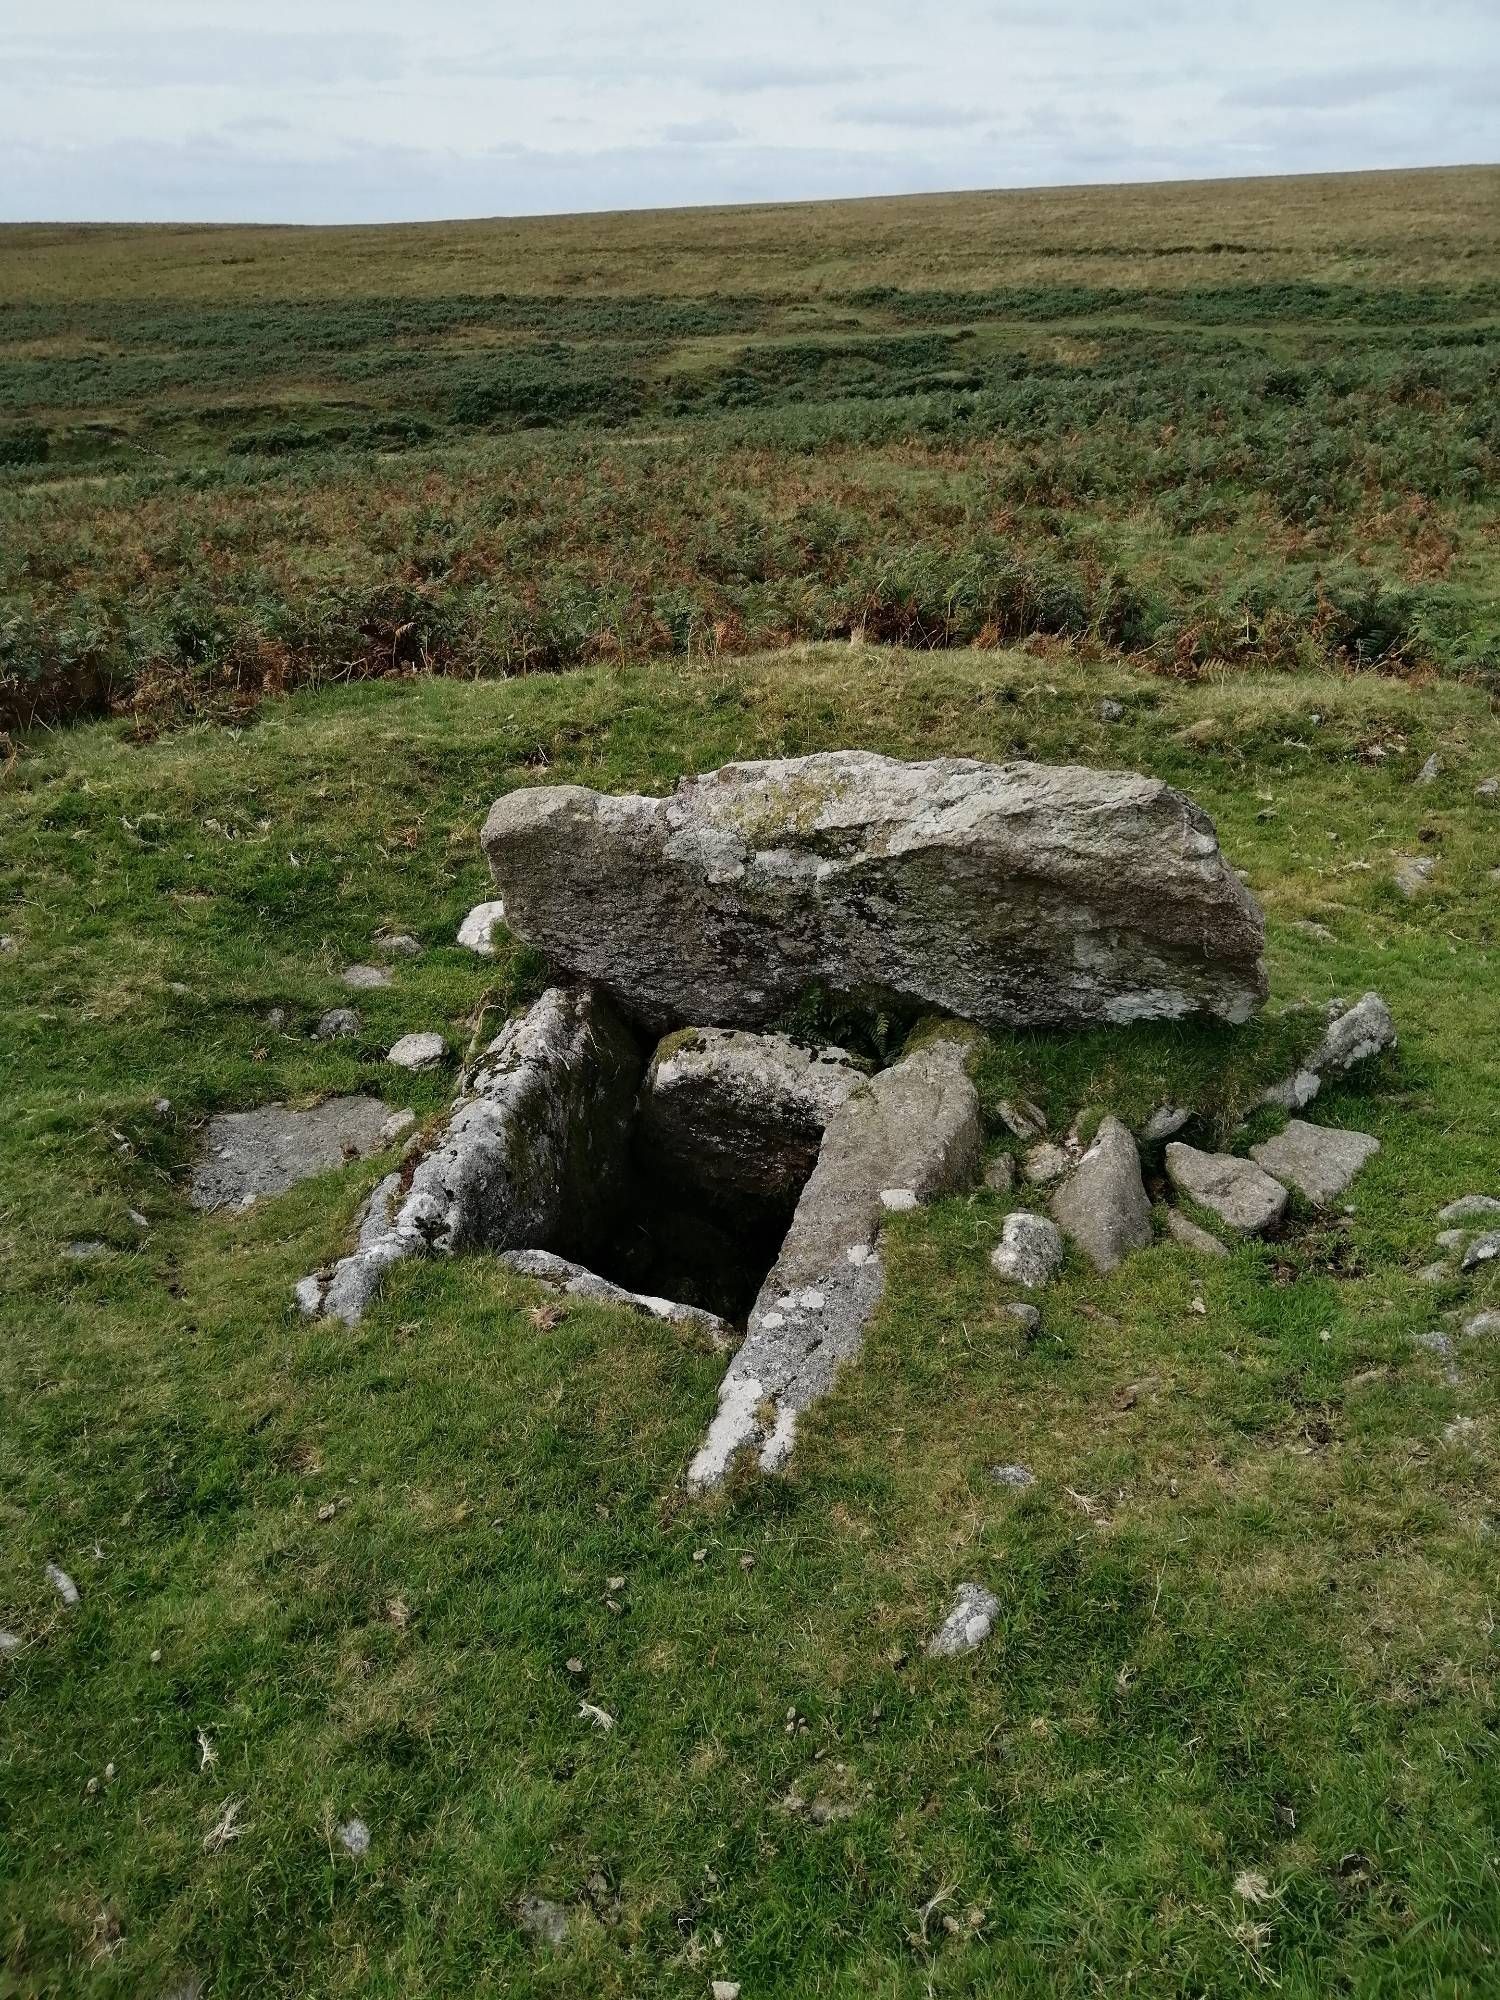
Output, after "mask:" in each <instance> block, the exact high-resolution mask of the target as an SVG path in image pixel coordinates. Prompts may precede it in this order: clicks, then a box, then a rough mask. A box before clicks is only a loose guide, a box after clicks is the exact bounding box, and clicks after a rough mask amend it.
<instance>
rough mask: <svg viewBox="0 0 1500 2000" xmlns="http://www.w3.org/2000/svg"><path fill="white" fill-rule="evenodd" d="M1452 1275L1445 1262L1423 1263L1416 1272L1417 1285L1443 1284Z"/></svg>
mask: <svg viewBox="0 0 1500 2000" xmlns="http://www.w3.org/2000/svg"><path fill="white" fill-rule="evenodd" d="M1452 1276H1453V1273H1452V1271H1451V1270H1450V1269H1449V1268H1448V1266H1447V1265H1446V1264H1424V1265H1423V1266H1422V1268H1421V1270H1420V1271H1418V1273H1417V1283H1418V1284H1419V1285H1445V1284H1446V1283H1447V1282H1448V1280H1449V1279H1450V1278H1451V1277H1452Z"/></svg>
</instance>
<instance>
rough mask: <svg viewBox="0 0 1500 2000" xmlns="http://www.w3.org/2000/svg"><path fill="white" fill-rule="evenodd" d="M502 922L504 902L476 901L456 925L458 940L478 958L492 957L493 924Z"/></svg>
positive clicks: (503, 920)
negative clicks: (457, 925)
mask: <svg viewBox="0 0 1500 2000" xmlns="http://www.w3.org/2000/svg"><path fill="white" fill-rule="evenodd" d="M504 922H505V905H504V903H476V904H475V905H474V908H473V909H472V910H470V912H469V914H468V915H467V916H466V917H465V918H464V920H463V922H462V923H461V924H460V925H459V927H458V941H459V943H460V944H461V945H462V946H463V947H464V949H465V950H466V951H472V952H474V953H476V954H477V955H478V956H479V957H480V958H493V957H494V956H495V938H494V930H495V926H496V924H503V923H504Z"/></svg>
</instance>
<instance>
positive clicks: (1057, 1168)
mask: <svg viewBox="0 0 1500 2000" xmlns="http://www.w3.org/2000/svg"><path fill="white" fill-rule="evenodd" d="M1072 1164H1073V1155H1072V1154H1071V1153H1070V1152H1068V1150H1067V1148H1066V1147H1064V1146H1059V1145H1057V1144H1055V1143H1054V1141H1053V1140H1051V1139H1044V1140H1043V1141H1042V1143H1041V1144H1040V1145H1039V1146H1033V1147H1032V1148H1031V1150H1030V1151H1029V1152H1028V1153H1027V1155H1026V1157H1025V1159H1024V1160H1022V1162H1021V1172H1022V1173H1023V1174H1024V1175H1025V1176H1026V1178H1027V1180H1028V1181H1030V1182H1031V1184H1032V1186H1033V1187H1050V1186H1051V1185H1052V1183H1053V1181H1060V1180H1061V1179H1062V1177H1063V1175H1064V1174H1065V1173H1066V1172H1067V1171H1068V1169H1069V1167H1071V1166H1072Z"/></svg>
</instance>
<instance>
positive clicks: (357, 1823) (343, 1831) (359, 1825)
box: [339, 1819, 370, 1861]
mask: <svg viewBox="0 0 1500 2000" xmlns="http://www.w3.org/2000/svg"><path fill="white" fill-rule="evenodd" d="M339 1844H340V1846H341V1847H342V1848H343V1850H344V1852H345V1853H346V1854H352V1855H353V1856H354V1858H355V1860H356V1861H357V1860H359V1858H360V1856H361V1855H365V1854H368V1853H369V1851H370V1829H369V1828H368V1827H367V1826H366V1825H365V1823H364V1821H363V1820H362V1819H346V1820H345V1821H344V1823H343V1825H342V1826H341V1827H340V1828H339Z"/></svg>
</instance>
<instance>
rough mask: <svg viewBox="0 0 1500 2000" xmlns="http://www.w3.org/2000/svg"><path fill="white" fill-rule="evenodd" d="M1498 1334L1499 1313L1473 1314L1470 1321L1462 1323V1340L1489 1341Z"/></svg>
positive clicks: (1499, 1331)
mask: <svg viewBox="0 0 1500 2000" xmlns="http://www.w3.org/2000/svg"><path fill="white" fill-rule="evenodd" d="M1495 1334H1500V1312H1481V1313H1475V1315H1474V1317H1473V1318H1472V1319H1466V1320H1465V1321H1464V1339H1465V1340H1479V1339H1489V1338H1490V1337H1492V1336H1493V1335H1495Z"/></svg>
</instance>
